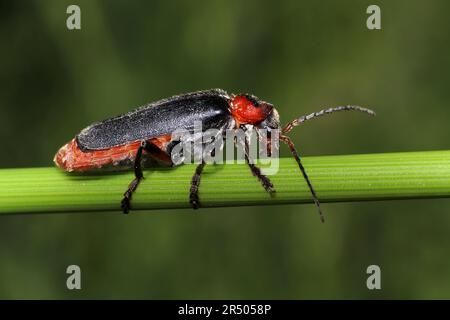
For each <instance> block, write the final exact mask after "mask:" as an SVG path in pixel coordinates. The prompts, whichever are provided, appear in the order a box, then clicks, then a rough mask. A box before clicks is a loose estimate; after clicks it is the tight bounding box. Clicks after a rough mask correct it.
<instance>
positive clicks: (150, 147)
mask: <svg viewBox="0 0 450 320" xmlns="http://www.w3.org/2000/svg"><path fill="white" fill-rule="evenodd" d="M143 151H146V152H147V153H149V154H150V155H151V154H152V153H155V152H160V151H161V149H159V148H158V147H157V146H156V145H154V144H153V143H151V142H149V141H142V143H141V145H140V146H139V148H138V150H137V152H136V157H135V158H134V179H133V181H131V183H130V184H129V185H128V189H127V191H125V193H124V194H123V199H122V202H121V208H122V211H123V213H128V212H129V211H130V202H131V197H132V196H133V192H134V191H136V189H137V187H138V186H139V183H140V182H141V180H142V179H143V178H144V175H143V173H142V163H141V162H142V152H143Z"/></svg>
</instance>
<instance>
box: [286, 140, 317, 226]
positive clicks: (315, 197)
mask: <svg viewBox="0 0 450 320" xmlns="http://www.w3.org/2000/svg"><path fill="white" fill-rule="evenodd" d="M280 140H281V141H283V142H284V143H286V144H287V145H288V146H289V149H291V153H292V155H293V156H294V158H295V161H297V163H298V166H299V168H300V171H301V172H302V174H303V177H304V178H305V180H306V183H307V184H308V187H309V190H310V191H311V194H312V197H313V200H314V203H315V204H316V206H317V209H318V210H319V216H320V220H321V221H322V222H325V218H324V216H323V213H322V210H321V208H320V202H319V199H318V198H317V195H316V192H315V191H314V188H313V186H312V184H311V181H309V178H308V175H307V174H306V171H305V168H304V167H303V164H302V162H301V161H300V156H299V154H298V152H297V150H296V149H295V146H294V143H293V142H292V140H291V139H290V138H289V137H288V136H284V135H281V134H280Z"/></svg>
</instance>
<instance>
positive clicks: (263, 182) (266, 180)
mask: <svg viewBox="0 0 450 320" xmlns="http://www.w3.org/2000/svg"><path fill="white" fill-rule="evenodd" d="M245 162H246V163H247V164H248V166H249V168H250V170H251V171H252V174H253V175H254V176H255V177H257V178H258V180H259V182H261V185H262V186H263V188H264V189H265V190H266V191H267V192H268V193H269V194H270V195H271V196H272V197H273V196H274V195H275V188H274V186H273V184H272V182H271V181H270V179H269V178H268V177H267V176H265V175H263V174H262V173H261V169H260V168H258V167H257V166H256V165H255V164H254V163H251V162H250V158H249V146H248V141H247V139H245Z"/></svg>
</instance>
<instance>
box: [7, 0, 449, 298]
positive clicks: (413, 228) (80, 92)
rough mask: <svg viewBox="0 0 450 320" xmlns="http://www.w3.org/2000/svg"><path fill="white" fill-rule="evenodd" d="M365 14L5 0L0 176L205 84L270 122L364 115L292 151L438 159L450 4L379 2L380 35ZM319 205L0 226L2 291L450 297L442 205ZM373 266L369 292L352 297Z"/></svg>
mask: <svg viewBox="0 0 450 320" xmlns="http://www.w3.org/2000/svg"><path fill="white" fill-rule="evenodd" d="M69 4H78V5H79V6H80V7H81V24H82V29H81V30H78V31H69V30H67V28H66V18H67V16H68V15H67V14H66V8H67V6H68V5H69ZM370 4H374V2H372V1H356V0H355V1H348V0H347V1H320V2H319V1H298V0H294V1H225V0H224V1H181V0H180V1H106V0H105V1H66V0H63V1H61V0H58V1H57V0H46V1H12V0H9V1H4V0H2V1H0V69H1V71H0V138H1V141H2V142H1V144H2V148H1V154H2V156H1V157H0V166H1V167H2V168H12V167H37V166H51V165H53V164H52V158H53V155H54V153H55V152H56V150H57V149H58V148H59V147H60V146H61V145H62V144H63V143H65V142H67V141H68V140H69V139H70V138H72V137H73V136H74V135H75V134H76V133H77V132H78V131H79V130H80V129H81V128H83V127H85V126H86V125H88V124H90V123H91V122H94V121H98V120H101V119H104V118H107V117H110V116H114V115H116V114H120V113H123V112H126V111H129V110H131V109H132V108H134V107H136V106H138V105H142V104H144V103H147V102H150V101H154V100H157V99H160V98H163V97H167V96H171V95H174V94H179V93H184V92H190V91H196V90H200V89H208V88H215V87H218V88H223V89H225V90H227V91H229V92H250V93H253V94H255V95H257V96H259V97H260V98H262V99H265V100H267V101H271V102H273V103H274V104H275V105H276V106H277V108H278V110H279V111H280V113H281V114H282V120H283V122H286V121H288V120H290V119H292V118H294V117H295V116H299V115H302V114H305V113H309V112H312V111H317V110H319V109H321V108H322V107H324V106H334V105H341V104H352V103H353V104H360V105H364V106H368V107H371V108H373V109H375V110H376V111H377V113H378V117H377V118H376V119H371V118H367V117H365V116H361V115H359V114H353V115H350V114H345V115H344V114H337V115H335V116H331V117H327V118H323V119H321V120H318V121H316V122H311V123H308V124H307V125H305V126H303V127H301V128H297V129H296V130H295V132H294V134H293V138H294V140H295V142H296V143H297V145H298V147H299V148H300V150H301V152H302V154H303V155H324V154H351V153H377V152H390V151H418V150H438V149H448V148H449V144H448V138H449V133H450V130H449V127H448V117H449V115H450V109H449V108H450V90H449V88H448V86H449V83H450V72H449V71H450V41H449V30H450V20H449V19H448V14H449V12H450V2H448V1H445V0H441V1H432V2H431V1H430V2H428V1H423V0H422V1H376V4H378V5H379V6H380V7H381V14H382V30H380V31H370V30H368V29H367V28H366V19H367V17H368V15H367V14H366V8H367V6H368V5H370ZM282 155H284V156H288V155H289V153H288V150H286V149H284V150H283V151H282ZM249 174H250V172H249ZM131 177H132V173H131V172H130V178H131ZM300 178H301V177H300V176H299V179H300ZM186 188H188V186H186ZM186 190H187V189H186ZM323 207H324V211H325V213H326V217H327V221H326V223H325V224H321V223H320V220H319V218H318V217H317V212H316V208H315V207H314V206H313V205H289V206H272V207H249V208H220V209H208V210H206V209H205V210H199V211H198V212H195V213H194V212H193V211H192V210H166V211H152V212H133V213H132V214H131V215H128V216H125V215H122V214H119V213H84V214H47V215H45V214H41V215H15V216H12V215H11V216H2V217H0V298H69V299H70V298H149V299H156V298H158V299H165V298H168V299H174V298H180V299H185V298H192V299H197V298H205V299H206V298H215V299H216V298H224V299H226V298H249V299H250V298H254V299H263V298H264V299H269V298H274V299H300V298H332V299H334V298H450V271H449V270H450V256H449V254H448V250H449V242H450V232H449V231H450V200H447V199H441V200H410V201H389V202H387V201H386V202H371V203H370V202H367V203H346V204H324V205H323ZM70 264H77V265H79V266H80V267H81V270H82V290H80V291H76V290H74V291H69V290H67V289H66V277H67V275H66V273H65V270H66V267H67V266H68V265H70ZM371 264H377V265H379V266H380V267H381V272H382V275H381V285H382V290H379V291H376V290H375V291H369V290H368V289H367V288H366V278H367V274H366V268H367V266H369V265H371Z"/></svg>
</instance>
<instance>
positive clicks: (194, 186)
mask: <svg viewBox="0 0 450 320" xmlns="http://www.w3.org/2000/svg"><path fill="white" fill-rule="evenodd" d="M205 164H206V163H204V162H202V163H200V164H199V165H198V166H197V168H196V169H195V173H194V175H193V176H192V180H191V190H190V195H189V203H190V204H191V206H192V208H193V209H198V207H199V205H200V203H199V197H198V188H199V186H200V178H201V175H202V172H203V168H204V167H205Z"/></svg>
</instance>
